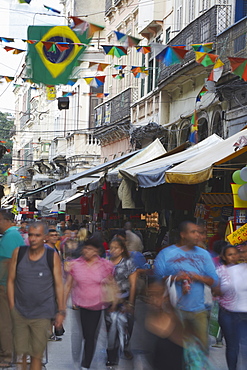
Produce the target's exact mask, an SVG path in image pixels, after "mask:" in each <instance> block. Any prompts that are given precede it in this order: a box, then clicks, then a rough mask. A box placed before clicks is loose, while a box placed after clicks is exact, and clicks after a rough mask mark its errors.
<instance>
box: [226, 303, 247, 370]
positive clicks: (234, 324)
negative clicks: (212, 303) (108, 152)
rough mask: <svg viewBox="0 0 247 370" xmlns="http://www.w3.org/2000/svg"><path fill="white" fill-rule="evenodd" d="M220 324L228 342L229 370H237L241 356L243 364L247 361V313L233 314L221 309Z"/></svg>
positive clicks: (227, 357)
mask: <svg viewBox="0 0 247 370" xmlns="http://www.w3.org/2000/svg"><path fill="white" fill-rule="evenodd" d="M219 324H220V326H221V329H222V332H223V335H224V337H225V341H226V361H227V365H228V369H229V370H236V369H237V363H238V360H239V358H240V355H241V357H242V360H243V362H245V361H246V360H247V359H246V349H247V313H245V312H243V313H242V312H231V311H227V310H225V309H224V308H222V307H220V309H219Z"/></svg>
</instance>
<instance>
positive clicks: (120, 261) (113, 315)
mask: <svg viewBox="0 0 247 370" xmlns="http://www.w3.org/2000/svg"><path fill="white" fill-rule="evenodd" d="M109 247H110V255H111V259H110V260H111V262H112V263H113V265H114V278H115V280H116V282H117V284H118V288H119V295H118V300H117V302H115V303H114V304H112V305H111V306H110V308H109V309H108V310H106V312H105V320H106V328H107V334H108V346H107V362H106V366H115V365H117V364H118V362H119V351H120V350H121V351H123V353H124V356H125V358H126V359H128V360H131V359H132V358H133V355H132V352H131V351H130V348H129V344H130V338H131V334H132V331H133V326H134V308H135V294H136V278H137V272H136V267H135V266H134V264H133V261H132V260H131V259H130V258H129V254H128V251H127V248H126V245H125V243H124V242H123V240H122V239H119V238H117V239H113V240H112V241H111V242H110V245H109Z"/></svg>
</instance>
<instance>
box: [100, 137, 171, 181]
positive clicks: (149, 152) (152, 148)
mask: <svg viewBox="0 0 247 370" xmlns="http://www.w3.org/2000/svg"><path fill="white" fill-rule="evenodd" d="M166 153H167V151H166V150H165V148H164V146H163V144H162V143H161V141H160V140H159V139H156V140H155V141H153V142H152V143H151V144H150V145H148V146H147V147H146V148H144V149H141V150H140V151H139V152H138V153H137V154H135V155H133V157H131V158H130V159H127V160H126V161H125V162H123V163H121V164H120V165H119V166H118V167H116V168H114V169H113V170H111V171H110V172H108V175H107V179H108V180H110V181H111V179H112V178H113V177H115V176H117V175H118V174H120V175H121V173H120V172H119V171H120V170H124V169H125V168H131V167H135V166H139V165H142V164H144V163H147V162H150V161H153V160H154V159H157V158H159V157H161V156H163V155H164V154H166Z"/></svg>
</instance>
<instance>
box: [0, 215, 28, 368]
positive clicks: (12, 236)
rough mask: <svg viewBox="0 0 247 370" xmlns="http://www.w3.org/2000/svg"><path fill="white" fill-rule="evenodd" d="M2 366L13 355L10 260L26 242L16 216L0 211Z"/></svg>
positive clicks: (0, 338) (8, 362)
mask: <svg viewBox="0 0 247 370" xmlns="http://www.w3.org/2000/svg"><path fill="white" fill-rule="evenodd" d="M0 233H1V234H3V236H2V238H1V240H0V366H4V365H6V366H7V365H9V364H10V363H11V360H12V354H13V339H12V322H11V316H10V310H9V305H8V300H7V292H6V285H7V277H8V269H9V265H10V259H11V256H12V253H13V251H14V249H15V248H17V247H19V246H21V245H24V244H25V243H24V240H23V238H22V236H21V234H20V233H19V231H18V228H17V227H15V226H14V214H13V213H11V212H7V211H5V210H2V209H0Z"/></svg>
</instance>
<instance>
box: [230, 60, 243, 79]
mask: <svg viewBox="0 0 247 370" xmlns="http://www.w3.org/2000/svg"><path fill="white" fill-rule="evenodd" d="M228 59H229V61H230V64H231V69H232V73H234V74H235V75H237V76H239V77H241V78H242V79H243V80H244V81H247V58H233V57H228Z"/></svg>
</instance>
